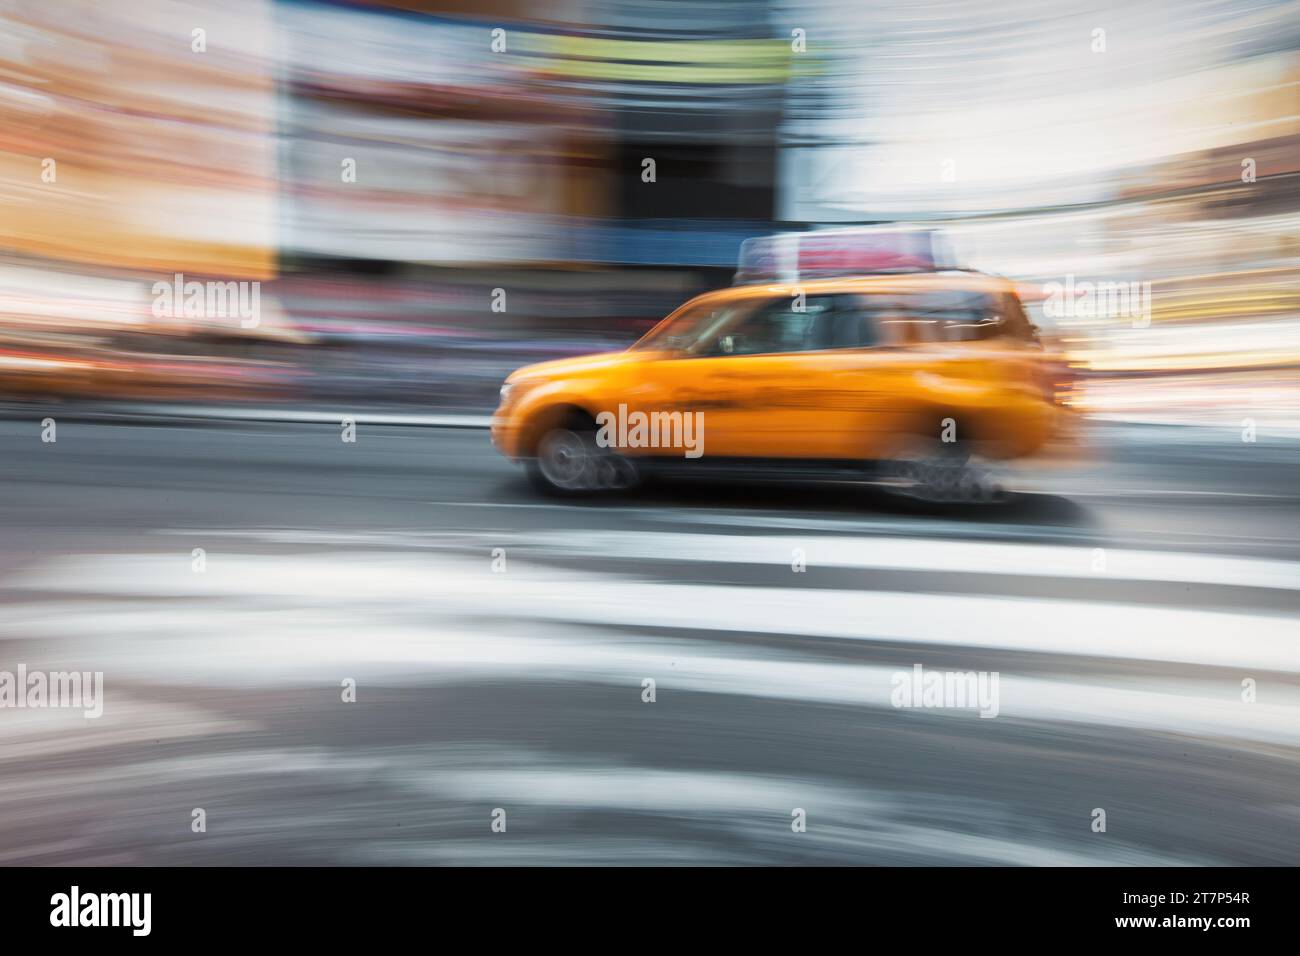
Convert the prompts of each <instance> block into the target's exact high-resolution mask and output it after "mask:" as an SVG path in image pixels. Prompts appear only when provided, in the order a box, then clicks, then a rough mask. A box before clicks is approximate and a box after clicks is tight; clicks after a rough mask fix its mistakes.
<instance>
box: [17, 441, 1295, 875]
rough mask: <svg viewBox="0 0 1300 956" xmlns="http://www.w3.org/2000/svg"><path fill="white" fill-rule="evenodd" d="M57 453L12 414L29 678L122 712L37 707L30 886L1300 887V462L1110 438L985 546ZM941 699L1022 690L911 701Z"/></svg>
mask: <svg viewBox="0 0 1300 956" xmlns="http://www.w3.org/2000/svg"><path fill="white" fill-rule="evenodd" d="M40 435H41V429H40V426H39V422H38V421H36V420H28V419H26V418H23V417H22V416H18V417H15V418H12V419H11V420H7V421H0V672H3V671H9V672H13V673H16V672H17V668H18V666H19V665H20V664H21V665H25V666H26V668H27V670H28V672H29V673H30V672H32V671H38V670H41V671H54V670H72V669H75V670H79V671H89V672H95V671H102V672H103V674H104V692H103V715H102V716H101V717H99V718H86V717H85V716H83V714H82V712H81V711H79V710H76V709H72V708H62V709H50V708H45V709H40V708H16V707H2V706H0V863H2V864H74V863H75V864H93V865H113V864H164V865H165V864H175V865H187V864H235V863H254V864H257V863H266V864H270V863H279V864H302V865H308V864H311V865H315V864H321V865H329V864H390V863H396V864H434V863H455V864H495V863H524V864H532V863H560V864H571V863H625V864H645V863H653V864H668V863H722V864H728V863H783V864H797V863H851V864H858V863H870V864H939V863H944V864H1049V865H1055V864H1085V865H1087V864H1120V865H1124V864H1157V865H1158V864H1266V863H1273V864H1296V863H1300V796H1297V794H1300V759H1297V758H1300V676H1298V675H1300V641H1298V639H1300V628H1297V624H1296V622H1297V608H1298V606H1300V602H1297V600H1296V596H1297V588H1300V574H1297V573H1296V572H1297V569H1298V568H1300V563H1297V562H1300V509H1297V507H1296V505H1297V483H1296V475H1297V463H1298V462H1300V451H1298V450H1297V445H1296V444H1295V443H1294V442H1290V441H1286V440H1282V439H1277V440H1273V441H1269V440H1261V441H1260V442H1259V443H1258V444H1255V445H1245V444H1243V443H1241V442H1240V441H1239V439H1237V438H1235V437H1234V435H1233V434H1232V433H1231V430H1225V431H1224V432H1223V433H1222V434H1216V433H1204V432H1197V433H1192V432H1184V431H1174V430H1168V429H1164V430H1157V429H1145V430H1144V429H1132V428H1116V429H1111V430H1108V431H1107V432H1106V433H1104V434H1103V436H1101V441H1100V446H1101V452H1102V456H1101V460H1099V461H1098V462H1096V463H1095V464H1093V465H1091V466H1089V467H1086V468H1080V469H1075V470H1071V471H1068V472H1063V473H1057V474H1053V475H1050V476H1036V477H1035V478H1034V479H1033V481H1032V482H1031V483H1030V484H1029V485H1028V486H1027V487H1030V488H1033V489H1036V491H1035V492H1034V493H1030V494H1026V495H1024V496H1022V497H1020V498H1019V499H1018V500H1016V501H1015V502H1013V503H1012V504H1010V505H1008V506H1005V507H1001V508H998V509H995V510H992V511H989V512H981V513H977V514H971V513H965V512H947V513H915V512H910V511H907V510H900V509H899V508H896V507H894V506H891V505H890V504H889V503H888V502H887V501H886V500H883V499H881V498H880V497H879V496H877V495H874V494H872V493H870V492H869V491H865V490H863V489H860V488H854V487H849V486H839V485H836V486H759V487H753V488H745V489H742V488H737V487H733V486H730V485H722V484H709V485H674V486H669V487H666V488H664V487H661V488H656V489H650V490H646V491H643V492H639V493H636V494H633V495H629V496H624V497H618V498H611V499H604V500H599V501H592V502H561V503H557V502H554V501H548V500H545V499H541V498H538V497H536V496H535V495H534V493H533V492H532V491H531V490H530V489H529V488H528V486H527V485H526V483H525V482H524V480H523V478H522V476H521V475H520V474H519V472H518V471H517V469H515V468H514V467H513V466H511V465H510V464H508V463H507V462H505V461H503V460H501V459H500V458H498V457H497V456H496V455H495V453H494V452H493V451H492V450H491V448H490V447H489V446H488V442H487V437H486V433H485V432H483V431H480V430H472V429H449V428H399V427H380V426H373V427H364V426H363V427H362V428H361V430H360V433H359V436H358V439H359V440H358V441H357V442H356V443H355V444H344V443H342V442H341V441H340V440H339V429H338V428H337V427H334V426H329V425H319V424H298V425H295V424H239V425H221V424H215V423H209V424H205V425H193V424H179V425H178V424H172V425H156V426H145V425H139V424H111V423H95V422H78V421H75V420H71V421H61V422H60V423H59V425H58V432H57V441H56V442H54V443H43V442H41V440H40ZM195 549H202V556H201V557H202V560H201V562H199V563H200V564H201V570H196V566H197V565H196V562H197V559H196V557H195ZM800 567H802V570H797V568H800ZM918 665H919V666H920V667H921V673H922V674H923V675H924V674H939V675H940V676H943V675H946V674H965V673H974V674H976V675H977V677H978V675H982V676H983V679H984V683H983V684H982V685H981V686H982V687H983V688H984V689H985V690H987V691H989V693H990V694H991V696H989V697H987V699H986V700H984V701H981V702H979V703H978V704H977V705H976V706H971V704H972V703H973V702H971V701H965V702H964V703H962V702H961V701H958V702H956V703H954V701H953V699H951V697H949V698H942V699H939V700H936V701H935V703H942V704H944V705H945V706H896V704H897V703H898V695H899V694H900V693H902V692H903V690H904V689H906V688H910V687H911V686H912V685H911V684H910V680H911V678H912V677H913V675H915V673H916V671H915V668H916V667H917V666H918ZM995 674H996V675H997V683H996V685H994V684H993V683H992V681H993V675H995ZM0 676H2V675H0ZM647 680H653V682H654V685H653V687H654V695H653V696H654V700H653V701H648V700H646V699H645V698H646V697H648V696H649V695H648V692H647V690H646V689H645V687H646V684H645V682H646V681H647ZM347 681H354V682H355V696H356V699H355V701H354V702H345V701H344V700H343V697H344V688H343V684H344V683H345V682H347ZM1243 681H1247V682H1253V684H1252V685H1251V686H1252V687H1253V691H1254V698H1253V700H1249V701H1248V700H1244V699H1243V694H1244V691H1243ZM995 686H996V694H993V693H992V690H993V688H994V687H995ZM1246 696H1247V697H1249V695H1248V694H1247V695H1246ZM916 703H918V704H920V703H925V701H924V700H918V701H917V702H916ZM981 713H985V714H986V716H981ZM196 809H202V810H203V811H204V819H205V824H206V829H205V830H204V831H203V832H196V830H195V825H194V822H193V821H194V819H195V812H194V811H195V810H196ZM498 810H499V811H504V813H503V814H502V813H495V814H494V811H498ZM1098 810H1101V811H1104V819H1105V830H1104V832H1102V831H1099V829H1098V823H1097V821H1098V820H1099V819H1101V817H1100V815H1099V814H1098V812H1097V811H1098ZM796 811H803V813H802V818H803V819H804V820H805V821H806V827H805V828H804V829H803V830H802V831H801V832H796V828H795V827H792V822H794V821H796V820H797V819H799V818H800V814H799V813H797V812H796ZM503 817H504V821H505V828H504V832H496V831H494V829H493V822H494V818H495V819H497V820H500V819H502V818H503ZM498 828H499V827H498Z"/></svg>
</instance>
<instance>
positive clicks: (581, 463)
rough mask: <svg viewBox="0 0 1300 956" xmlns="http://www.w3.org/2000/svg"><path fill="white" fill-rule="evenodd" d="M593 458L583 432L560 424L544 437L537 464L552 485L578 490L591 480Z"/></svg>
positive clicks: (586, 485) (587, 484)
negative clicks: (580, 433) (581, 433)
mask: <svg viewBox="0 0 1300 956" xmlns="http://www.w3.org/2000/svg"><path fill="white" fill-rule="evenodd" d="M591 458H592V456H591V453H590V449H588V448H587V444H586V442H584V441H583V440H582V436H581V435H579V434H578V433H577V432H575V431H571V430H570V429H567V428H556V429H554V430H553V431H551V432H549V433H548V434H547V435H546V437H545V438H543V439H542V444H541V447H540V448H539V449H538V455H537V465H538V467H539V468H540V469H541V472H542V475H543V476H544V477H545V478H546V480H547V481H549V482H550V483H551V484H552V485H554V486H555V487H557V488H562V489H564V490H566V491H576V490H579V489H582V488H586V487H588V486H589V485H590V483H591V475H590V472H591V470H592V461H591Z"/></svg>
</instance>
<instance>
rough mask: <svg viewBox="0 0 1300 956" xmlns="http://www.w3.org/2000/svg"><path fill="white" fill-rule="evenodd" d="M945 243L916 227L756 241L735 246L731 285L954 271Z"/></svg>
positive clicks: (933, 232) (792, 234)
mask: <svg viewBox="0 0 1300 956" xmlns="http://www.w3.org/2000/svg"><path fill="white" fill-rule="evenodd" d="M955 268H956V265H955V263H954V262H953V261H952V254H951V252H950V251H949V249H948V244H947V241H946V240H945V239H944V237H943V235H942V234H941V233H940V232H939V231H938V230H936V229H931V228H927V227H918V226H912V227H909V226H889V227H864V228H854V229H825V230H818V231H815V232H785V233H778V234H776V235H772V236H755V237H754V238H752V239H746V240H745V241H744V242H743V243H741V246H740V261H739V263H738V265H737V269H736V280H735V281H736V284H737V285H741V284H746V283H753V282H781V283H787V284H788V283H792V282H799V281H801V280H805V279H827V278H837V277H839V278H842V277H845V276H855V275H872V274H878V273H899V272H934V271H937V270H940V269H955Z"/></svg>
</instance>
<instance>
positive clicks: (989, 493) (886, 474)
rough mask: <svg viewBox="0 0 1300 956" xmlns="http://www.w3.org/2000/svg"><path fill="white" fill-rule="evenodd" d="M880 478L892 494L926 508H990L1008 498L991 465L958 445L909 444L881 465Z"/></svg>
mask: <svg viewBox="0 0 1300 956" xmlns="http://www.w3.org/2000/svg"><path fill="white" fill-rule="evenodd" d="M879 478H880V484H881V485H882V486H883V487H884V488H885V489H886V490H887V491H888V492H889V493H890V494H893V495H896V496H897V497H900V498H903V499H906V500H909V501H914V502H919V503H922V504H927V505H971V506H974V505H989V504H997V503H1000V502H1003V501H1006V500H1007V498H1008V495H1007V491H1006V489H1005V488H1004V487H1003V485H1002V482H1001V480H1000V479H999V477H998V475H997V474H996V472H995V471H994V470H993V469H992V468H991V467H990V466H989V464H988V463H987V462H986V461H984V460H983V459H982V458H981V457H980V456H978V455H974V454H972V453H971V452H970V451H969V450H968V449H966V448H964V447H962V446H961V444H959V443H957V442H952V443H944V442H940V441H936V440H932V439H916V440H914V441H910V442H906V443H904V444H902V445H901V446H900V447H899V448H898V449H896V450H895V451H894V453H893V454H892V455H890V457H889V458H887V459H886V460H885V461H884V462H882V463H881V466H880V469H879Z"/></svg>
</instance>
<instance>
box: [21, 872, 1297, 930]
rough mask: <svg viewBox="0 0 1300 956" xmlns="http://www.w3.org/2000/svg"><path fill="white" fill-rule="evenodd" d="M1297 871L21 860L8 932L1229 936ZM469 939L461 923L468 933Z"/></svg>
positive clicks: (1282, 898) (1264, 925) (1284, 896)
mask: <svg viewBox="0 0 1300 956" xmlns="http://www.w3.org/2000/svg"><path fill="white" fill-rule="evenodd" d="M1295 875H1296V871H1295V870H1289V869H1248V870H1246V869H1195V870H1193V869H1090V870H1064V869H1042V870H1029V869H712V868H693V869H619V868H615V869H602V870H590V869H577V868H574V869H551V870H542V869H353V868H338V869H271V868H267V869H248V868H229V869H223V868H215V869H192V868H181V869H155V868H127V869H92V868H84V869H82V868H70V869H7V870H0V912H2V913H3V915H4V926H5V937H6V940H17V939H25V938H29V937H33V936H40V937H45V938H47V939H51V940H52V939H55V938H57V937H59V936H64V937H72V936H74V935H75V938H76V941H77V942H79V943H86V942H95V941H100V940H102V941H105V942H107V941H109V940H110V939H111V938H116V939H118V940H121V941H128V940H129V941H136V940H162V941H166V942H189V941H199V942H232V941H239V942H242V941H246V940H247V941H259V942H261V941H271V942H274V941H277V940H280V939H284V940H286V941H293V942H295V943H302V942H304V941H307V940H317V939H319V940H322V941H327V940H328V941H334V942H340V941H342V940H345V939H356V938H363V939H364V940H365V941H366V942H371V941H375V940H381V939H384V938H386V937H389V936H391V938H392V939H393V940H394V941H399V940H402V939H406V938H409V937H410V935H411V934H412V933H413V932H419V931H420V930H421V929H426V930H433V931H435V932H436V933H437V934H438V936H436V937H435V938H436V939H441V938H442V934H444V933H447V932H455V931H456V930H457V929H458V928H464V929H466V930H473V931H476V932H482V933H486V934H489V935H491V936H492V937H497V936H500V935H503V934H504V935H507V936H508V935H511V934H512V933H515V932H518V933H521V934H524V935H527V936H530V937H531V938H532V940H533V941H534V942H537V941H538V934H539V933H540V934H549V933H551V932H553V931H558V930H559V928H560V927H563V933H564V935H565V936H566V937H591V938H601V937H602V936H603V937H604V938H606V939H613V938H617V937H609V936H605V935H604V934H607V933H626V932H633V933H640V932H652V933H653V932H658V931H664V930H667V929H670V928H671V927H673V926H674V925H676V924H678V923H683V924H689V925H690V926H691V927H692V929H693V930H694V929H704V930H708V929H716V930H717V931H718V932H720V933H726V934H727V936H728V937H730V938H731V939H732V940H733V941H734V940H735V938H736V937H743V936H745V935H747V934H749V933H752V934H753V935H754V936H755V937H758V938H762V939H764V940H770V939H771V938H772V937H773V936H774V935H776V936H779V935H781V934H782V933H784V932H788V933H807V932H808V931H809V929H810V926H809V923H808V921H809V920H810V919H815V920H816V921H817V924H816V925H817V931H818V932H819V933H820V932H824V931H826V930H828V929H838V930H843V931H848V932H851V933H852V934H853V935H854V937H855V938H875V937H877V936H879V938H882V939H883V938H886V937H888V936H889V935H890V934H895V933H898V932H903V933H919V934H920V936H918V942H919V941H921V940H922V939H923V940H924V941H925V942H926V943H930V942H934V941H941V940H944V939H947V938H953V939H958V938H965V939H973V938H976V937H972V936H971V935H970V934H972V933H976V934H978V935H979V936H983V937H984V938H989V937H992V938H996V939H1000V940H1015V939H1020V938H1024V939H1035V940H1039V939H1043V938H1044V937H1043V935H1042V934H1043V933H1044V932H1047V933H1051V934H1053V935H1052V936H1050V937H1046V938H1052V939H1076V938H1080V937H1089V938H1092V937H1096V936H1108V937H1112V938H1115V939H1121V938H1123V937H1125V936H1132V937H1136V938H1137V939H1146V940H1153V939H1160V938H1166V939H1170V940H1177V941H1185V940H1187V939H1189V938H1192V937H1196V936H1199V937H1201V938H1206V939H1213V940H1216V941H1222V942H1224V943H1229V944H1230V943H1231V942H1232V941H1234V940H1238V939H1241V938H1242V937H1241V936H1240V935H1239V934H1242V933H1246V934H1250V933H1253V932H1256V931H1258V930H1261V929H1262V930H1265V931H1266V932H1268V931H1271V932H1272V933H1277V932H1279V931H1282V930H1284V929H1285V928H1286V926H1287V924H1288V923H1289V922H1290V919H1291V910H1292V909H1293V905H1292V897H1293V894H1294V885H1295ZM451 938H454V937H448V939H451Z"/></svg>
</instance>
